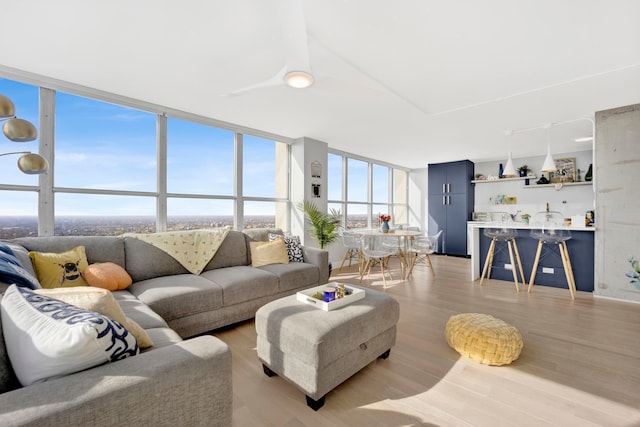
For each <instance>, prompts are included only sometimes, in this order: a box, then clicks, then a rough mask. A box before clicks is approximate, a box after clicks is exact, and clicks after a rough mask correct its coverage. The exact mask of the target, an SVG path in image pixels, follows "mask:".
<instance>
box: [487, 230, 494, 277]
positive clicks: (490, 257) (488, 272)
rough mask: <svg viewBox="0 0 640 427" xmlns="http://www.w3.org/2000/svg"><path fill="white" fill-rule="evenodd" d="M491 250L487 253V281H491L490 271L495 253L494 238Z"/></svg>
mask: <svg viewBox="0 0 640 427" xmlns="http://www.w3.org/2000/svg"><path fill="white" fill-rule="evenodd" d="M491 240H493V248H492V249H491V251H490V252H487V256H488V257H489V269H488V270H487V279H491V270H492V269H493V257H494V255H495V253H496V244H495V242H496V238H495V237H494V238H493V239H491Z"/></svg>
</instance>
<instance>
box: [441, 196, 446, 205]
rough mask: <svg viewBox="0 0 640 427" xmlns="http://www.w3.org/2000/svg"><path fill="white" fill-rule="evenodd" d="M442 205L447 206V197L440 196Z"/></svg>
mask: <svg viewBox="0 0 640 427" xmlns="http://www.w3.org/2000/svg"><path fill="white" fill-rule="evenodd" d="M442 204H443V205H446V204H447V196H442Z"/></svg>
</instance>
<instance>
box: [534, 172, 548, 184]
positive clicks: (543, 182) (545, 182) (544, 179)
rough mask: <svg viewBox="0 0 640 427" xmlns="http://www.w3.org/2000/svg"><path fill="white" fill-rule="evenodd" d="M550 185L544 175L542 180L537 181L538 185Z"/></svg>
mask: <svg viewBox="0 0 640 427" xmlns="http://www.w3.org/2000/svg"><path fill="white" fill-rule="evenodd" d="M548 183H549V180H548V179H547V177H545V176H544V174H542V176H541V177H540V179H539V180H537V181H536V184H548Z"/></svg>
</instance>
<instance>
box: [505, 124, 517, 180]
mask: <svg viewBox="0 0 640 427" xmlns="http://www.w3.org/2000/svg"><path fill="white" fill-rule="evenodd" d="M505 134H506V135H507V136H511V131H506V132H505ZM516 175H517V174H516V168H515V167H514V166H513V159H512V158H511V138H509V158H508V159H507V164H506V166H505V167H504V171H503V172H502V176H504V177H505V178H513V177H514V176H516Z"/></svg>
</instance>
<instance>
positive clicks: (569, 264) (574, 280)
mask: <svg viewBox="0 0 640 427" xmlns="http://www.w3.org/2000/svg"><path fill="white" fill-rule="evenodd" d="M562 243H564V252H565V253H566V254H567V265H568V266H569V273H570V275H571V284H572V285H573V293H574V294H575V293H576V291H577V289H576V278H575V277H574V276H573V266H572V265H571V258H569V248H568V247H567V242H562Z"/></svg>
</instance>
